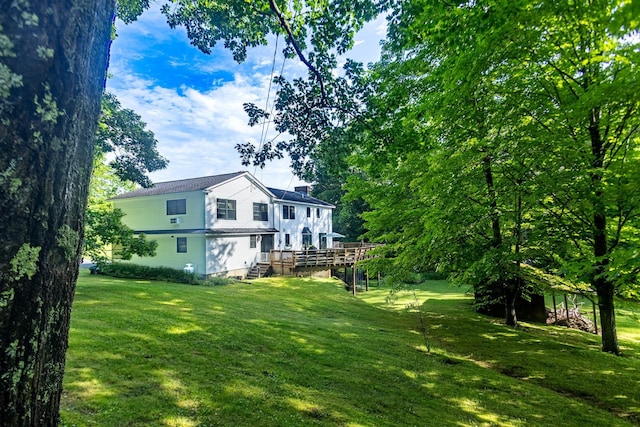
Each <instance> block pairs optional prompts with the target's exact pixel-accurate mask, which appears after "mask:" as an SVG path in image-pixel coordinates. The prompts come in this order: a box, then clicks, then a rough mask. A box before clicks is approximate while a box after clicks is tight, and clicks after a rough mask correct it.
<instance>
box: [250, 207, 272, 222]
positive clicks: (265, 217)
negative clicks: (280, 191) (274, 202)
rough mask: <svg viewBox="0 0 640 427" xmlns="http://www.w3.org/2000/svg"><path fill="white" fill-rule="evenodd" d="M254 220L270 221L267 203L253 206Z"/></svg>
mask: <svg viewBox="0 0 640 427" xmlns="http://www.w3.org/2000/svg"><path fill="white" fill-rule="evenodd" d="M253 220H254V221H269V210H268V207H267V204H266V203H254V204H253Z"/></svg>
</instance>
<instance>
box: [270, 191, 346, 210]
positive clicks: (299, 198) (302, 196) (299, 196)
mask: <svg viewBox="0 0 640 427" xmlns="http://www.w3.org/2000/svg"><path fill="white" fill-rule="evenodd" d="M267 190H269V191H271V193H273V195H274V196H276V199H280V200H285V201H287V202H297V203H309V204H314V205H321V206H328V207H334V206H333V205H332V204H331V203H328V202H325V201H324V200H320V199H316V198H315V197H311V196H310V195H308V194H307V193H299V192H296V191H290V190H289V191H287V190H278V189H277V188H271V187H267Z"/></svg>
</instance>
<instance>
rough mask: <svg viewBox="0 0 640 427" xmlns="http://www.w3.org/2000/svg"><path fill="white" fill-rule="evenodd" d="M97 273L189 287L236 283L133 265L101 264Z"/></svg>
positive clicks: (179, 271) (219, 278)
mask: <svg viewBox="0 0 640 427" xmlns="http://www.w3.org/2000/svg"><path fill="white" fill-rule="evenodd" d="M96 271H97V272H98V273H99V274H104V275H107V276H112V277H120V278H125V279H140V280H162V281H166V282H176V283H186V284H189V285H208V286H216V285H226V284H229V283H233V282H235V280H233V279H227V278H222V277H214V278H210V279H203V278H201V277H199V276H198V275H197V274H194V273H187V272H185V271H183V270H177V269H174V268H169V267H149V266H146V265H138V264H131V263H118V262H114V263H100V264H99V265H98V266H97V268H96Z"/></svg>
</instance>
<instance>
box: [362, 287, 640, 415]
mask: <svg viewBox="0 0 640 427" xmlns="http://www.w3.org/2000/svg"><path fill="white" fill-rule="evenodd" d="M454 289H455V288H451V287H450V286H448V285H446V282H432V283H426V284H424V285H422V286H420V287H419V289H418V290H417V294H418V298H419V299H420V301H421V310H422V312H423V315H424V316H425V319H426V322H427V326H428V329H429V338H430V340H431V342H432V345H433V346H435V347H436V348H439V349H442V350H444V351H446V352H447V353H451V354H455V355H457V356H459V357H460V358H462V359H464V360H467V361H470V362H472V363H474V364H476V365H477V366H479V367H482V368H486V369H490V370H492V371H494V372H497V373H500V374H502V375H504V376H507V377H510V378H513V379H516V380H518V381H519V382H521V383H526V384H533V385H536V386H539V387H542V388H545V389H547V390H550V391H553V392H555V393H557V394H558V395H559V396H562V397H563V398H564V397H566V398H569V399H573V400H575V401H579V402H583V403H585V404H586V405H590V406H595V407H597V408H600V409H602V410H605V411H607V412H610V413H612V414H614V415H615V416H616V417H619V419H621V420H627V421H630V422H633V423H639V422H640V355H639V351H638V350H639V348H638V346H637V345H636V343H635V342H634V341H633V340H628V341H624V339H625V338H629V337H630V336H633V335H631V334H629V333H627V334H621V336H622V338H621V348H623V349H625V351H626V354H625V357H615V356H612V355H609V354H605V353H602V352H601V351H600V345H601V344H600V337H599V336H596V335H593V334H589V333H585V332H581V331H577V330H572V329H567V328H561V327H551V326H546V325H540V324H535V323H524V322H523V323H521V326H520V327H519V328H510V327H507V326H506V325H504V323H503V322H502V321H501V320H499V319H492V318H489V317H485V316H481V315H478V314H477V313H475V312H474V310H473V307H472V305H471V302H472V301H471V300H472V299H471V296H464V294H463V293H462V292H458V293H457V294H456V293H455V292H452V290H454ZM452 293H453V294H454V295H452ZM412 298H413V297H412V295H409V293H408V292H407V293H405V295H403V296H402V297H401V298H399V300H398V302H397V303H396V305H395V307H396V309H398V308H399V307H402V304H403V303H407V302H410V301H411V300H412ZM371 301H373V303H374V304H376V305H377V306H379V307H383V306H384V304H383V303H382V302H381V298H380V296H375V297H372V298H371ZM414 317H415V315H414ZM619 319H621V320H620V323H621V324H623V325H627V324H628V323H629V322H630V321H631V322H633V321H637V319H625V316H624V313H620V315H619ZM638 334H639V331H638V330H637V329H636V330H635V337H638Z"/></svg>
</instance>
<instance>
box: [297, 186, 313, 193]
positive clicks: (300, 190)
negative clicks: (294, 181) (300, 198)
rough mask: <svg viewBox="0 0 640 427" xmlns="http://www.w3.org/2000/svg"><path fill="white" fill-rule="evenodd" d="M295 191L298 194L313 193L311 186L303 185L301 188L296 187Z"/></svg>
mask: <svg viewBox="0 0 640 427" xmlns="http://www.w3.org/2000/svg"><path fill="white" fill-rule="evenodd" d="M294 191H295V192H296V193H303V194H307V195H308V194H309V193H311V186H309V185H301V186H299V187H294Z"/></svg>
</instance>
